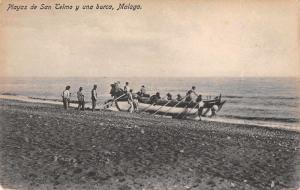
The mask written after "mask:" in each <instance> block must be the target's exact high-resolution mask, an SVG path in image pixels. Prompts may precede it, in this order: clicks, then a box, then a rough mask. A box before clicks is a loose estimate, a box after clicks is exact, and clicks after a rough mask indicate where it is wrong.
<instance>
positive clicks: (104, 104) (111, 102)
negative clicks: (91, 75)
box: [102, 94, 126, 107]
mask: <svg viewBox="0 0 300 190" xmlns="http://www.w3.org/2000/svg"><path fill="white" fill-rule="evenodd" d="M125 95H126V94H123V95H121V96H119V97H117V98H116V99H113V101H112V102H107V103H106V104H103V105H102V107H104V106H106V105H107V104H109V103H111V104H113V103H114V102H115V101H116V100H118V99H120V98H122V97H123V96H125Z"/></svg>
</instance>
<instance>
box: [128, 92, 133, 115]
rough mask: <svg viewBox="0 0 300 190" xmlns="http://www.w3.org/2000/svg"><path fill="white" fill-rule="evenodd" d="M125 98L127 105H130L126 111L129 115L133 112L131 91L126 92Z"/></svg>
mask: <svg viewBox="0 0 300 190" xmlns="http://www.w3.org/2000/svg"><path fill="white" fill-rule="evenodd" d="M127 96H128V104H129V105H130V107H129V109H128V111H129V112H130V113H132V112H133V110H134V105H133V95H132V89H130V90H129V91H128V92H127Z"/></svg>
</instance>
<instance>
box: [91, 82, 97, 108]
mask: <svg viewBox="0 0 300 190" xmlns="http://www.w3.org/2000/svg"><path fill="white" fill-rule="evenodd" d="M96 89H97V85H96V84H95V85H94V87H93V89H92V97H91V99H92V111H94V110H95V108H96V103H97V91H96Z"/></svg>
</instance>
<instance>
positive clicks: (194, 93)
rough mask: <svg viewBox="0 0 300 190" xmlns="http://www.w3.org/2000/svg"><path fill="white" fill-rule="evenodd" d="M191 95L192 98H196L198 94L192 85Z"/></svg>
mask: <svg viewBox="0 0 300 190" xmlns="http://www.w3.org/2000/svg"><path fill="white" fill-rule="evenodd" d="M191 95H193V96H194V97H193V99H196V98H198V94H197V93H196V87H195V86H192V89H191Z"/></svg>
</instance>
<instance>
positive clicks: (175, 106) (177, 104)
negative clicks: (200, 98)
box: [164, 95, 188, 115]
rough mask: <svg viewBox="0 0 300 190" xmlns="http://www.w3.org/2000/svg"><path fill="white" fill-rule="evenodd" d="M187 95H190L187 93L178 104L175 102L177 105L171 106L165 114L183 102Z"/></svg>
mask: <svg viewBox="0 0 300 190" xmlns="http://www.w3.org/2000/svg"><path fill="white" fill-rule="evenodd" d="M187 96H188V95H186V96H185V97H183V98H182V100H180V101H179V102H178V103H177V104H175V106H173V107H170V108H169V109H168V110H167V111H166V113H165V114H164V115H167V113H168V112H169V111H170V110H171V109H173V108H175V107H176V106H178V105H179V104H180V103H181V102H183V101H184V99H185V98H186V97H187Z"/></svg>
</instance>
